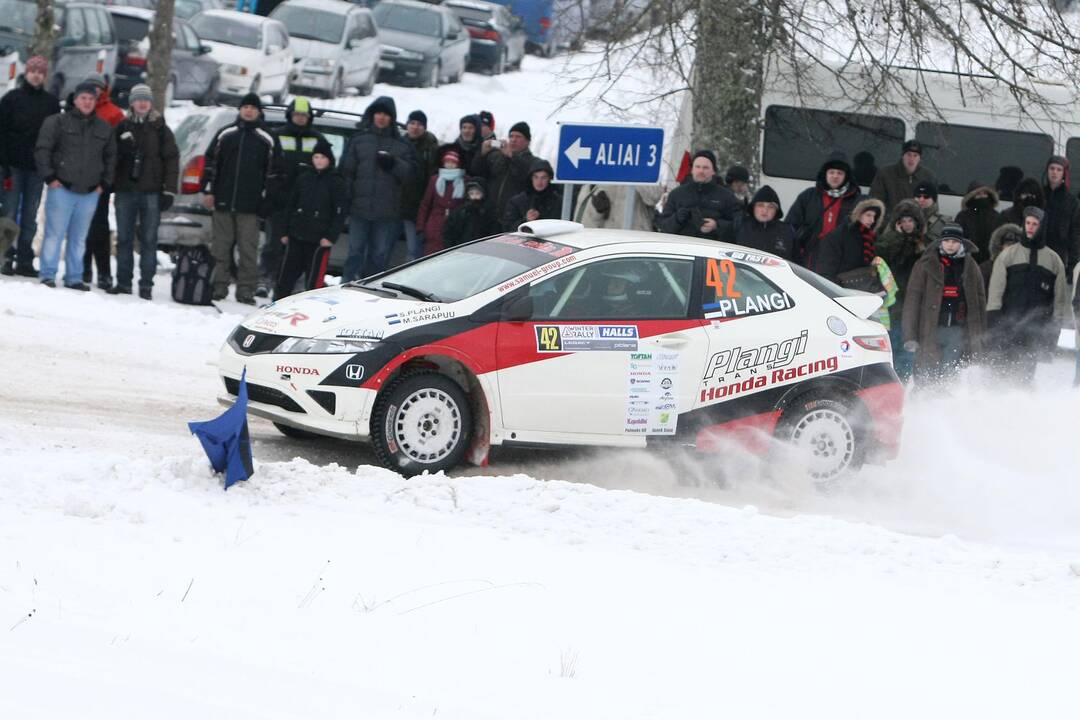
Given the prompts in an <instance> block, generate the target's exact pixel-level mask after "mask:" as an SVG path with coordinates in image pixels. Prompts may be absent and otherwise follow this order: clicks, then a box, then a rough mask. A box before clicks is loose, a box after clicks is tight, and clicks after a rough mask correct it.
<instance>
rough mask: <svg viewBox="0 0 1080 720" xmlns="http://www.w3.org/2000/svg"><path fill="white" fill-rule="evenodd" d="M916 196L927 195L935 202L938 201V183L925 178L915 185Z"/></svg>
mask: <svg viewBox="0 0 1080 720" xmlns="http://www.w3.org/2000/svg"><path fill="white" fill-rule="evenodd" d="M912 195H914V196H915V197H919V196H920V195H925V196H926V197H928V198H932V199H933V200H934V202H937V185H935V184H934V183H932V182H930V181H929V180H923V181H922V182H921V183H919V184H918V185H916V186H915V192H914V193H912Z"/></svg>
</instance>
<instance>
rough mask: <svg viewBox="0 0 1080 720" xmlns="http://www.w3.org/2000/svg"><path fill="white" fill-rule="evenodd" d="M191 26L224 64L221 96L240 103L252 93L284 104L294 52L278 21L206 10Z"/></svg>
mask: <svg viewBox="0 0 1080 720" xmlns="http://www.w3.org/2000/svg"><path fill="white" fill-rule="evenodd" d="M191 26H192V27H193V28H194V29H195V32H196V33H198V34H199V37H200V38H202V41H203V43H205V44H206V45H209V46H210V47H212V48H213V49H214V50H213V55H214V59H215V60H217V61H218V62H219V63H221V82H220V84H219V85H218V95H219V96H223V97H231V98H235V99H239V98H241V97H243V96H244V95H246V94H247V93H249V92H253V93H256V94H258V95H270V96H272V97H273V98H274V101H275V102H281V99H282V98H284V97H285V94H286V93H287V92H288V90H289V75H290V74H291V73H292V66H293V50H292V47H291V45H290V44H289V32H288V30H286V29H285V26H284V25H282V24H281V22H280V21H278V20H272V19H270V18H265V17H261V16H259V15H251V14H249V13H242V12H236V11H235V10H206V11H203V12H201V13H199V14H198V15H196V16H195V17H193V18H192V19H191Z"/></svg>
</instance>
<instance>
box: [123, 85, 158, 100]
mask: <svg viewBox="0 0 1080 720" xmlns="http://www.w3.org/2000/svg"><path fill="white" fill-rule="evenodd" d="M128 100H129V101H130V102H135V101H136V100H149V101H150V102H153V101H154V92H153V91H152V90H151V89H150V86H149V85H146V84H144V83H139V84H138V85H136V86H134V87H133V88H131V92H130V93H128Z"/></svg>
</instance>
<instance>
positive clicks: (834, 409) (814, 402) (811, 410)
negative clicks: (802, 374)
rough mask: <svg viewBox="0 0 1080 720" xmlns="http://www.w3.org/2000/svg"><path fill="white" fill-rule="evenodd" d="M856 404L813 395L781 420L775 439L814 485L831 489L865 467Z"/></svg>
mask: <svg viewBox="0 0 1080 720" xmlns="http://www.w3.org/2000/svg"><path fill="white" fill-rule="evenodd" d="M854 402H855V401H854V400H852V401H849V402H845V401H843V400H840V399H838V398H836V397H833V396H827V395H820V394H811V395H806V396H804V397H801V398H798V399H797V400H796V401H795V402H794V403H793V404H792V405H791V407H789V408H788V409H787V410H785V411H784V414H783V415H782V416H781V418H780V424H779V425H778V426H777V429H776V437H777V438H778V439H779V440H780V441H782V442H784V443H787V444H788V446H789V447H790V449H791V451H792V452H793V453H794V460H795V461H796V462H798V463H799V464H801V465H802V466H803V467H804V468H805V469H806V473H807V476H808V477H809V478H810V480H812V481H813V482H814V483H816V484H819V485H826V486H827V485H829V484H831V483H832V482H834V481H837V480H840V479H842V478H843V477H844V476H845V475H848V474H850V473H852V472H855V471H857V470H858V469H859V468H860V467H862V464H863V460H864V458H865V455H866V441H865V438H864V432H863V426H862V422H861V420H860V414H859V411H858V408H857V407H856V405H855V404H854Z"/></svg>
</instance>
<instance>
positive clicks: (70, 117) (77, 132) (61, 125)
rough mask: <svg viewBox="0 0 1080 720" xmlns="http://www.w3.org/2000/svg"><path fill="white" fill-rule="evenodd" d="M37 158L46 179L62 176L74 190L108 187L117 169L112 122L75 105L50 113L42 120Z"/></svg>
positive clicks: (35, 152)
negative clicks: (69, 108)
mask: <svg viewBox="0 0 1080 720" xmlns="http://www.w3.org/2000/svg"><path fill="white" fill-rule="evenodd" d="M34 162H35V163H36V165H37V173H38V175H40V176H41V177H42V178H44V179H45V182H46V183H50V182H52V181H53V180H59V181H60V182H61V183H62V184H63V185H64V187H66V188H67V189H68V190H71V191H72V192H75V193H88V192H92V191H93V190H94V189H95V188H97V187H99V186H100V187H102V188H105V189H107V188H108V187H109V186H111V185H112V182H113V175H114V173H115V171H116V137H115V136H114V135H113V129H112V126H111V125H109V123H107V122H105V121H104V120H102V119H101V118H99V117H98V116H97V115H95V114H90V115H83V114H82V113H80V112H79V111H78V110H76V109H71V110H69V111H68V112H64V113H59V114H57V115H50V116H49V117H47V118H45V122H44V123H42V124H41V132H39V133H38V139H37V145H36V146H35V147H34Z"/></svg>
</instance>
